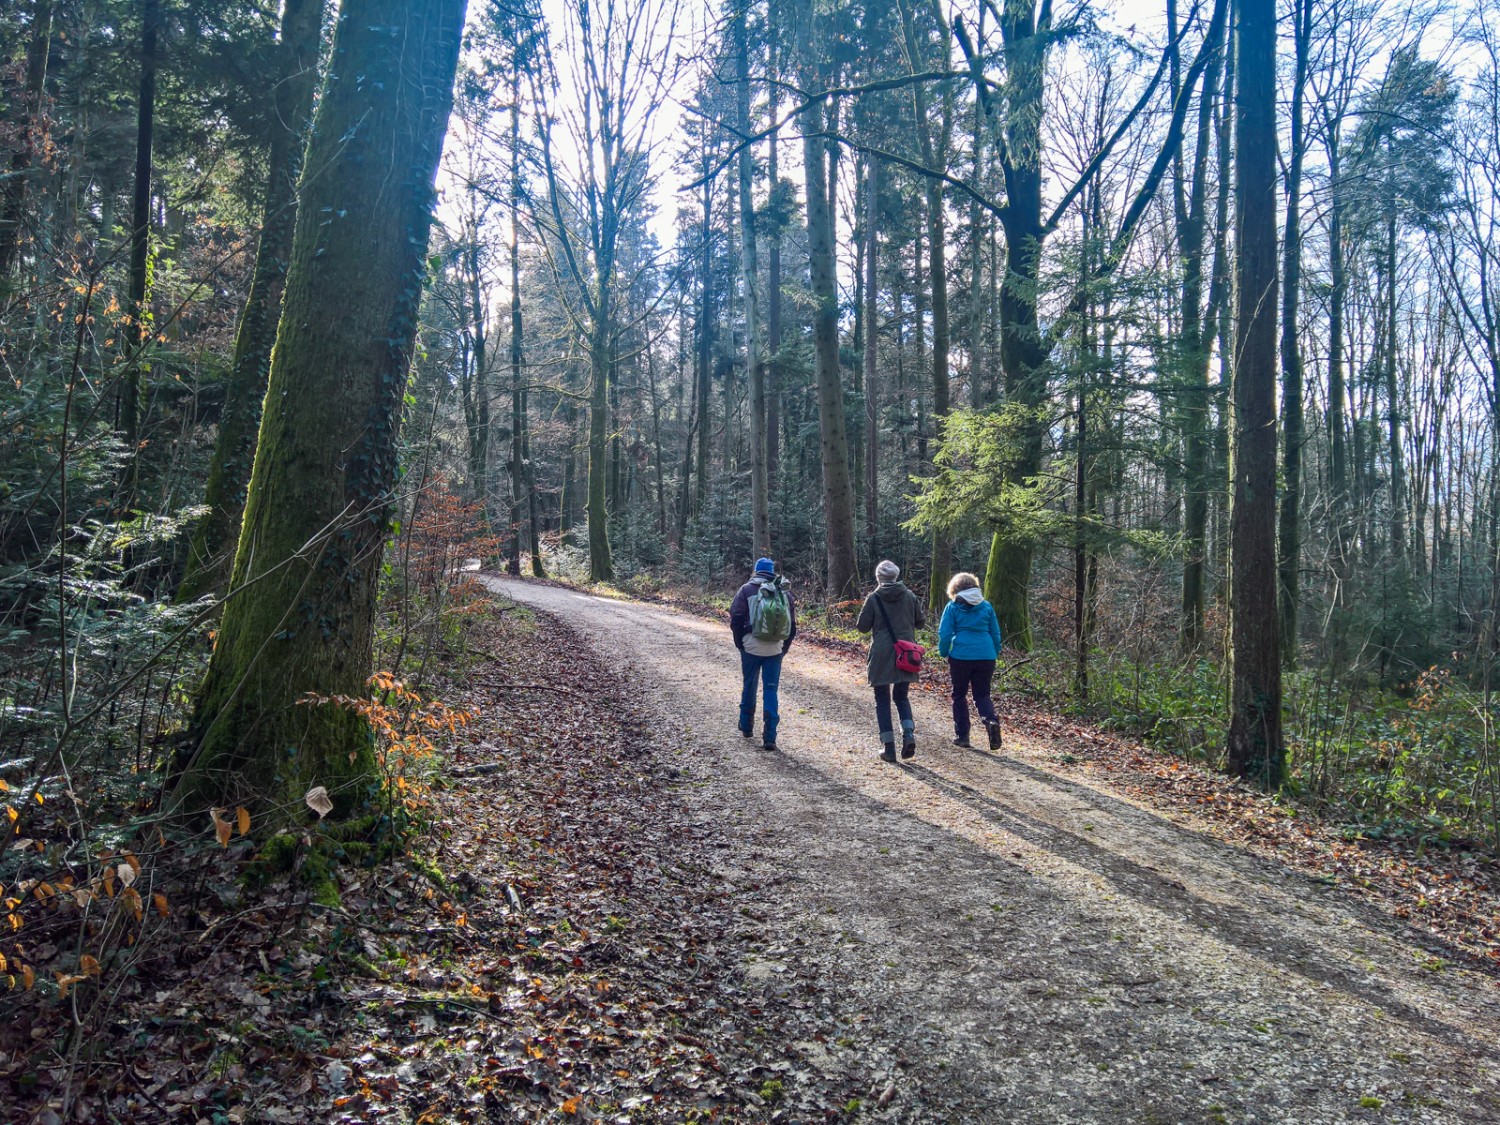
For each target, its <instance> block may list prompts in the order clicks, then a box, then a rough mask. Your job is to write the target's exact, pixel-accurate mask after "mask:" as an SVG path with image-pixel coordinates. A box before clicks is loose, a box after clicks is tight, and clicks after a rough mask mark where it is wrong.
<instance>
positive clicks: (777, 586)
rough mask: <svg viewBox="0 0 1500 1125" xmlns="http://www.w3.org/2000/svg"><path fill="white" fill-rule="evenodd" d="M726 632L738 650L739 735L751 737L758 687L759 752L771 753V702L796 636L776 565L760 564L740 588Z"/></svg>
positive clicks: (789, 600) (774, 704)
mask: <svg viewBox="0 0 1500 1125" xmlns="http://www.w3.org/2000/svg"><path fill="white" fill-rule="evenodd" d="M729 628H730V629H731V630H732V631H733V633H734V647H735V648H737V649H739V650H740V672H741V673H742V675H743V679H744V683H743V686H742V688H741V690H740V733H741V734H742V735H744V736H745V737H746V738H752V737H754V735H755V686H756V681H757V680H759V681H760V683H761V686H762V699H761V703H762V708H763V711H764V723H765V725H764V726H763V727H762V728H761V739H762V748H763V749H766V750H775V749H776V723H777V719H778V715H777V699H776V689H777V687H778V685H779V684H780V683H781V658H782V657H783V656H785V655H786V650H787V649H788V648H790V647H791V645H792V641H793V640H794V639H795V638H796V636H797V611H796V608H795V607H794V606H793V605H792V595H791V592H790V591H789V590H787V588H786V580H785V579H784V578H781V577H780V576H778V575H777V573H776V564H775V563H774V562H772V561H771V560H770V559H760V560H758V561H757V562H756V564H755V572H754V573H753V574H751V575H750V581H749V582H746V583H745V584H744V585H743V586H741V587H740V592H739V593H737V594H736V595H735V596H734V604H733V605H731V606H730V607H729Z"/></svg>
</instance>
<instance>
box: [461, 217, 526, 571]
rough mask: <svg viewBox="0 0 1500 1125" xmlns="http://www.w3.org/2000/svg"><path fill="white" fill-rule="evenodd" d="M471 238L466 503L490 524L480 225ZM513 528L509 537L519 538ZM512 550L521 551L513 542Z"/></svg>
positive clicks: (486, 349)
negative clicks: (471, 360)
mask: <svg viewBox="0 0 1500 1125" xmlns="http://www.w3.org/2000/svg"><path fill="white" fill-rule="evenodd" d="M473 235H474V238H473V240H472V241H470V243H469V245H468V246H466V247H464V261H465V265H464V273H465V275H466V277H465V281H466V283H467V284H466V290H467V292H466V299H467V301H468V305H469V321H470V331H471V333H472V336H473V341H474V367H473V374H472V378H471V379H470V381H469V385H468V387H467V392H468V396H469V399H470V400H471V402H472V404H473V406H472V411H473V421H472V423H471V424H470V426H469V433H468V439H469V449H468V453H469V457H468V475H469V488H468V493H469V499H470V500H472V501H474V502H476V503H478V504H479V505H480V518H481V519H482V520H484V521H485V522H486V523H487V522H488V520H489V490H490V393H489V328H488V326H487V325H486V323H485V308H484V290H483V287H482V284H481V279H480V276H479V241H478V239H479V225H478V223H477V222H476V223H475V224H474V231H473ZM519 534H520V533H519V531H517V530H515V529H514V528H512V535H513V536H515V535H519ZM515 549H516V550H517V551H519V550H520V542H519V540H517V541H516V544H515Z"/></svg>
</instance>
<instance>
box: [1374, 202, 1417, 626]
mask: <svg viewBox="0 0 1500 1125" xmlns="http://www.w3.org/2000/svg"><path fill="white" fill-rule="evenodd" d="M1387 208H1388V209H1387V212H1386V218H1385V249H1384V252H1383V254H1382V255H1381V256H1382V257H1383V258H1384V266H1383V268H1382V272H1383V273H1384V274H1385V303H1384V308H1383V310H1382V311H1383V313H1384V321H1383V323H1382V324H1381V328H1380V333H1381V336H1382V337H1383V343H1382V345H1381V349H1380V350H1381V352H1382V353H1383V357H1382V358H1383V359H1384V365H1383V366H1384V371H1383V374H1384V376H1385V404H1386V411H1387V413H1386V425H1387V430H1386V434H1387V440H1388V449H1389V453H1390V462H1391V563H1392V564H1393V565H1394V566H1395V568H1396V572H1397V574H1398V576H1401V577H1404V576H1405V572H1406V564H1407V560H1408V557H1409V555H1410V551H1409V550H1408V546H1409V545H1408V543H1407V541H1406V458H1405V456H1404V454H1403V450H1402V445H1401V393H1400V392H1401V388H1400V386H1399V380H1398V375H1399V372H1398V371H1397V365H1396V353H1397V351H1398V349H1399V347H1400V341H1399V340H1398V339H1397V336H1396V307H1397V301H1398V297H1397V294H1396V267H1397V262H1398V259H1397V257H1396V204H1395V200H1394V198H1393V199H1391V200H1390V201H1389V203H1388V205H1387ZM1399 596H1400V597H1402V598H1405V596H1406V590H1405V584H1404V583H1402V584H1401V591H1400V594H1399Z"/></svg>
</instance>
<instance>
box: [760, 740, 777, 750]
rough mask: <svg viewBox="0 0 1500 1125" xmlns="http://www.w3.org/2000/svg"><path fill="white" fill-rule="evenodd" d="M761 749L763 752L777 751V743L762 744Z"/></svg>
mask: <svg viewBox="0 0 1500 1125" xmlns="http://www.w3.org/2000/svg"><path fill="white" fill-rule="evenodd" d="M760 748H761V749H762V750H775V749H776V743H774V742H762V743H761V744H760Z"/></svg>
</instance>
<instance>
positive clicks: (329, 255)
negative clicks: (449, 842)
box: [173, 0, 465, 824]
mask: <svg viewBox="0 0 1500 1125" xmlns="http://www.w3.org/2000/svg"><path fill="white" fill-rule="evenodd" d="M464 8H465V3H464V0H346V2H345V3H344V5H343V7H342V9H341V11H340V14H339V21H338V26H337V29H336V31H335V36H334V44H333V51H332V55H331V59H330V63H329V73H328V79H327V82H326V84H325V87H324V92H323V96H322V98H321V100H320V102H319V105H318V110H317V116H316V118H315V120H314V124H313V131H312V139H311V142H310V145H309V148H308V154H307V173H306V175H305V176H304V178H303V182H302V206H301V208H300V210H299V214H298V221H297V230H296V235H295V237H294V239H293V244H292V257H291V265H290V269H289V271H288V275H287V287H286V294H285V300H284V305H283V315H282V318H281V327H280V330H279V332H278V334H277V340H276V348H275V353H274V356H273V359H272V364H271V373H270V385H269V389H268V392H267V396H266V410H265V413H264V416H263V418H262V420H261V428H260V442H259V447H258V451H257V455H256V459H255V470H254V474H253V475H252V477H251V480H250V488H249V492H248V495H247V499H246V506H245V520H244V527H243V530H242V532H241V535H240V542H239V548H238V551H237V554H236V556H235V567H234V576H233V580H232V586H233V587H234V588H235V590H236V591H238V592H237V593H235V594H232V595H231V597H230V600H229V601H228V603H227V604H226V606H225V610H224V618H223V623H222V627H221V629H220V632H219V636H218V640H217V643H216V646H215V649H214V654H213V658H212V661H211V662H210V665H209V671H208V675H207V677H206V678H205V681H204V684H203V686H202V688H201V690H200V693H199V697H198V701H197V711H196V715H195V720H194V730H193V734H194V739H193V743H194V753H193V756H192V758H191V760H190V761H189V762H188V763H187V764H186V767H185V769H184V771H183V772H182V775H181V777H180V778H179V781H178V784H177V786H176V791H175V794H174V801H173V803H174V805H175V806H176V810H177V812H178V813H179V814H181V815H184V816H188V817H196V816H199V815H201V814H202V812H203V810H204V809H206V808H208V807H209V806H212V805H235V804H245V805H248V806H251V807H252V808H255V809H259V810H260V815H259V816H258V817H257V820H258V822H262V823H266V822H268V823H271V824H275V823H276V822H278V821H281V822H286V821H288V820H292V819H295V818H300V816H301V815H304V814H305V810H304V809H302V808H301V800H302V797H303V795H304V794H305V793H306V792H307V790H308V789H309V788H310V787H312V786H316V785H323V786H326V787H327V789H328V791H329V793H330V795H331V796H332V797H333V799H334V802H335V809H336V811H337V812H338V813H340V814H345V815H346V814H348V813H350V812H351V811H352V810H354V809H356V808H358V807H360V806H361V805H363V804H364V803H365V802H367V801H368V800H369V799H370V798H372V797H373V796H374V795H375V792H376V788H377V784H378V778H377V773H376V766H375V758H374V753H373V739H372V736H371V732H370V730H369V728H368V726H367V725H366V723H365V722H364V720H363V719H362V718H361V717H359V716H358V715H356V714H355V713H353V712H352V711H350V710H349V709H347V708H345V707H340V706H337V705H333V704H310V703H308V702H307V699H306V697H307V695H308V693H318V694H320V695H338V694H342V695H347V696H355V697H357V696H363V695H364V693H365V692H366V686H365V685H366V681H367V679H368V678H369V676H370V673H371V671H372V668H371V660H372V633H373V627H374V616H375V601H376V592H377V580H378V577H379V574H380V569H381V560H382V554H383V550H384V547H385V542H386V538H387V536H388V534H389V532H390V528H391V519H392V513H393V511H394V500H395V489H396V484H397V478H398V464H397V436H398V431H399V427H400V424H401V409H402V403H403V396H404V391H405V386H406V372H407V368H408V366H409V363H410V359H411V351H412V343H413V338H414V335H415V330H416V323H417V312H418V308H419V306H420V302H421V298H422V285H423V280H424V277H425V272H426V271H425V260H424V259H425V254H426V250H427V237H428V231H429V228H430V226H431V222H432V206H433V199H434V195H433V178H434V175H435V173H436V170H437V164H438V157H439V154H440V153H441V150H442V142H443V134H444V132H445V130H446V128H447V122H448V113H449V109H450V108H451V105H452V88H453V76H454V71H455V68H456V65H457V61H458V47H459V39H460V33H461V31H462V28H463V19H464Z"/></svg>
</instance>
